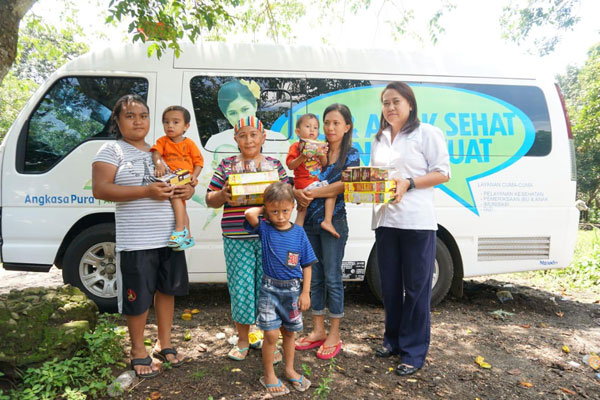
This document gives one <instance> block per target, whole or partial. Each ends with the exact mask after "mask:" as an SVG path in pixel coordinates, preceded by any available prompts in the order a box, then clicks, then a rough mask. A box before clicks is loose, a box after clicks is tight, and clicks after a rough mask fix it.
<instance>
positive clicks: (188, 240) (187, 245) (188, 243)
mask: <svg viewBox="0 0 600 400" xmlns="http://www.w3.org/2000/svg"><path fill="white" fill-rule="evenodd" d="M195 245H196V241H195V240H194V238H193V237H189V238H184V239H183V242H182V243H181V245H180V246H178V247H175V248H174V249H173V251H183V250H185V249H189V248H190V247H193V246H195Z"/></svg>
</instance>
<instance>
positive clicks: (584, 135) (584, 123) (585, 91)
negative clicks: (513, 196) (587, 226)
mask: <svg viewBox="0 0 600 400" xmlns="http://www.w3.org/2000/svg"><path fill="white" fill-rule="evenodd" d="M559 83H560V85H561V87H562V89H563V92H564V94H565V98H566V102H567V106H568V110H569V115H570V118H571V122H572V125H573V135H574V137H575V150H576V156H577V192H578V197H579V198H580V199H582V200H583V201H585V202H586V203H587V205H588V207H589V208H590V210H589V211H587V212H585V213H584V220H585V221H586V222H599V221H600V43H599V44H597V45H595V46H594V47H592V48H591V49H590V51H589V52H588V59H587V61H586V62H585V64H584V65H583V66H582V67H581V68H575V67H569V69H568V70H567V73H566V74H564V75H562V76H559Z"/></svg>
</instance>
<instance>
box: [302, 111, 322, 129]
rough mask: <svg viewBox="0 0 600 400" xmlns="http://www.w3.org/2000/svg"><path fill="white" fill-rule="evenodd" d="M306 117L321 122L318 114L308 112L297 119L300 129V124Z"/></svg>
mask: <svg viewBox="0 0 600 400" xmlns="http://www.w3.org/2000/svg"><path fill="white" fill-rule="evenodd" d="M306 119H316V120H317V123H319V118H317V116H316V115H315V114H313V113H306V114H304V115H302V116H300V118H298V119H297V120H296V129H300V124H301V123H302V121H304V120H306Z"/></svg>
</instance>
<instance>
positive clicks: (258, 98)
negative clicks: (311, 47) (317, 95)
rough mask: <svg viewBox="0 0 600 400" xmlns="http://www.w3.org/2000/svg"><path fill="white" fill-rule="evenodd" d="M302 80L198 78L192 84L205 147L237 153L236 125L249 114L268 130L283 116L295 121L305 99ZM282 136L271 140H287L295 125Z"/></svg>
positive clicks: (191, 89)
mask: <svg viewBox="0 0 600 400" xmlns="http://www.w3.org/2000/svg"><path fill="white" fill-rule="evenodd" d="M303 85H304V80H303V79H301V78H262V77H232V76H195V77H194V78H192V79H191V81H190V91H191V94H192V104H193V106H194V116H195V117H196V124H197V126H198V133H199V135H200V141H201V143H202V146H203V147H204V148H205V149H206V150H208V151H213V152H217V153H220V152H228V151H236V149H235V148H231V146H232V145H231V143H229V142H230V141H231V140H230V139H231V138H232V137H233V130H232V129H233V125H234V124H235V123H236V122H237V121H238V120H239V119H240V118H243V117H246V116H249V115H253V116H256V117H258V118H259V119H260V120H261V121H262V122H263V124H264V125H265V128H266V129H271V127H272V126H273V123H274V122H275V121H276V120H278V119H279V118H280V117H281V116H282V115H283V116H284V117H286V118H288V117H289V118H290V120H291V109H292V108H293V107H294V106H295V105H297V104H298V103H299V102H301V101H303V100H304V87H303ZM287 126H288V129H287V130H286V132H280V133H281V135H277V136H271V137H270V136H269V135H267V140H278V141H287V140H288V139H289V138H290V136H291V135H292V133H293V129H291V126H292V125H291V124H288V125H287Z"/></svg>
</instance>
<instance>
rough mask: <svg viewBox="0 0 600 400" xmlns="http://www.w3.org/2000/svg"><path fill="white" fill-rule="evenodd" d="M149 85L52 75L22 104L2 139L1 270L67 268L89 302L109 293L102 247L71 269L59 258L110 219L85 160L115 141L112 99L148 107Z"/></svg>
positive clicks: (145, 79) (141, 80)
mask: <svg viewBox="0 0 600 400" xmlns="http://www.w3.org/2000/svg"><path fill="white" fill-rule="evenodd" d="M155 80H156V74H154V73H135V74H127V75H123V74H120V75H115V74H114V73H102V72H95V73H93V74H92V73H89V74H88V73H86V74H77V75H69V76H58V77H56V78H55V79H53V80H51V81H49V82H48V83H46V84H45V85H44V86H43V87H42V88H41V89H40V90H39V91H38V93H37V94H36V95H35V97H34V99H32V100H33V101H30V103H29V106H28V107H27V108H26V109H25V110H24V111H23V113H22V114H21V116H20V118H19V120H18V121H16V122H15V124H14V125H13V127H12V128H11V131H10V132H9V135H8V136H7V138H6V139H5V140H6V143H5V146H6V148H7V149H10V150H8V151H6V152H5V157H4V159H3V163H2V178H3V179H2V240H3V242H2V258H3V262H4V267H5V268H7V269H8V268H11V269H30V270H31V269H34V270H35V269H37V270H44V269H46V270H47V269H49V268H50V266H52V265H53V264H56V265H57V266H59V267H64V268H65V269H66V268H74V269H76V270H77V271H72V272H73V273H74V274H75V275H77V276H78V279H77V281H78V282H75V283H79V284H78V286H81V288H82V289H84V291H85V292H86V294H88V295H92V298H93V299H94V300H97V298H99V297H100V298H109V297H112V296H114V295H115V294H116V277H115V276H114V274H104V275H100V273H101V272H102V271H103V269H102V268H101V267H102V265H101V263H104V264H106V263H105V261H106V260H104V258H105V257H106V254H104V253H106V252H108V250H106V251H103V250H99V251H98V252H95V253H94V251H93V250H89V249H92V247H93V246H90V247H89V249H88V250H89V251H87V250H86V251H84V252H83V253H82V254H81V255H80V256H81V257H80V258H79V259H78V260H77V263H76V264H77V265H69V266H67V265H64V266H63V265H62V261H63V259H64V257H63V256H64V255H65V253H68V251H69V249H70V248H71V247H70V246H69V244H70V243H71V242H72V241H74V240H75V239H76V238H77V236H78V235H79V234H80V233H81V232H82V231H84V230H86V229H88V228H91V227H94V226H97V225H99V224H101V223H113V222H114V207H113V205H112V204H111V203H109V202H104V201H99V200H97V199H94V197H93V196H92V190H91V189H92V188H91V161H92V159H93V158H94V156H95V154H96V152H97V151H98V149H99V148H100V146H102V144H103V143H105V142H106V141H109V140H115V139H114V135H113V134H112V132H110V131H109V118H110V115H111V111H112V108H113V105H114V104H115V102H116V101H117V100H118V99H119V97H121V96H122V95H124V94H129V93H134V94H139V95H140V96H142V97H143V98H145V99H146V100H147V101H148V103H149V106H150V109H151V110H152V109H154V103H155V94H154V91H155V90H154V87H155ZM113 235H114V234H113ZM113 248H114V244H113ZM66 256H68V254H66ZM63 275H64V273H63ZM82 282H84V283H82ZM72 283H73V282H72Z"/></svg>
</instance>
